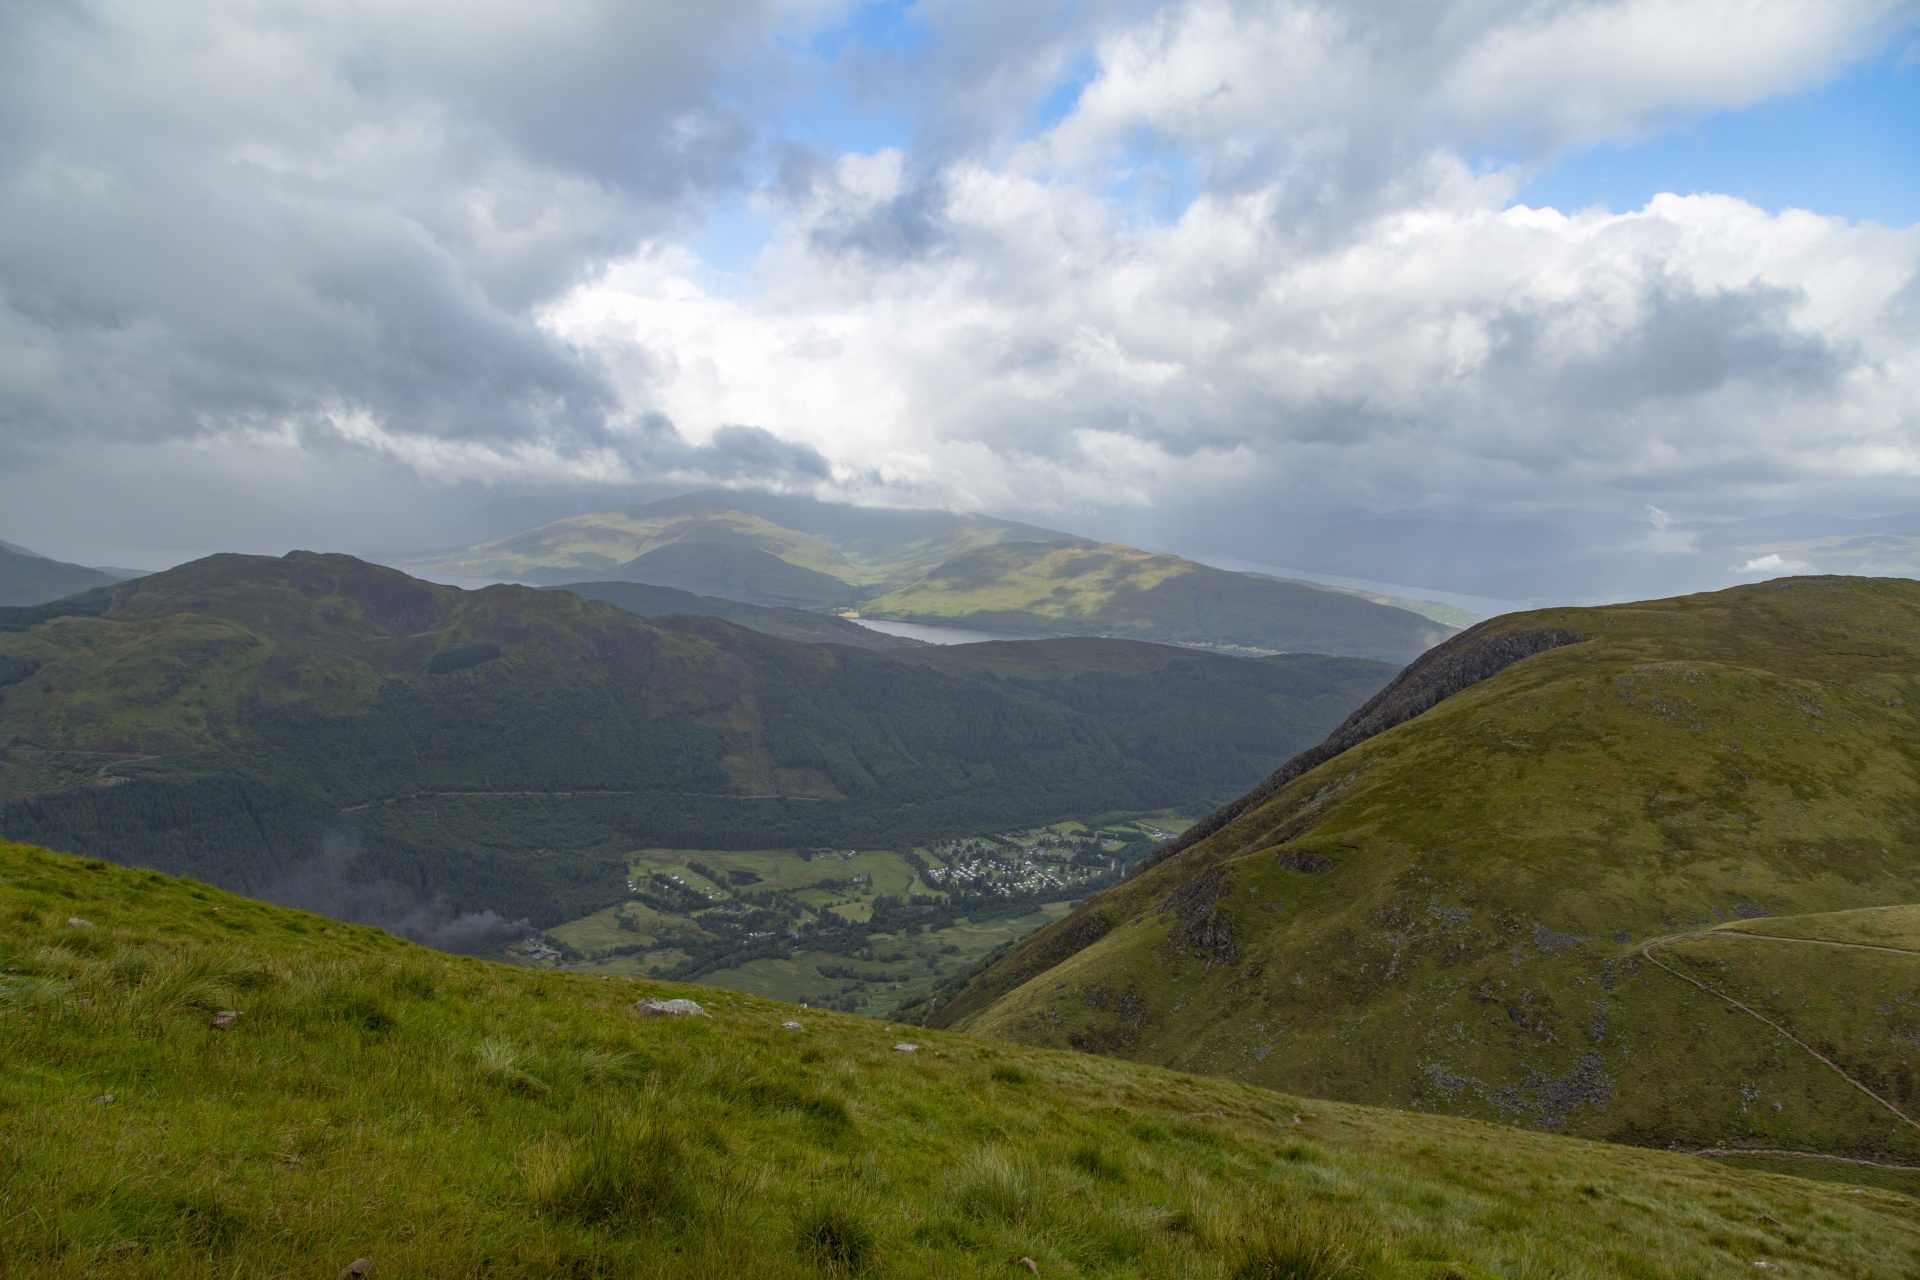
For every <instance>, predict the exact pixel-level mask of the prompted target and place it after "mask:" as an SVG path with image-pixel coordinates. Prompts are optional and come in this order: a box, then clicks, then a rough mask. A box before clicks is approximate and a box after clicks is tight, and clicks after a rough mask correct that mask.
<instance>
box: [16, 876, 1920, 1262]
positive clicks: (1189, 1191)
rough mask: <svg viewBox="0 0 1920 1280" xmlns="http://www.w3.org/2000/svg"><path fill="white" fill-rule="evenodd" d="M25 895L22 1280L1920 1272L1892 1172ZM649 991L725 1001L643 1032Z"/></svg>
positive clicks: (97, 884)
mask: <svg viewBox="0 0 1920 1280" xmlns="http://www.w3.org/2000/svg"><path fill="white" fill-rule="evenodd" d="M0 913H4V919H5V920H6V924H7V927H6V929H5V931H4V932H0V1131H4V1133H5V1135H6V1140H5V1142H4V1143H0V1170H4V1176H0V1257H4V1258H5V1259H6V1271H7V1274H9V1275H13V1276H23V1277H24V1276H31V1277H55V1276H89V1277H97V1276H106V1277H139V1276H184V1275H196V1276H197V1275H208V1274H218V1275H245V1276H265V1275H332V1274H334V1273H335V1272H337V1271H338V1270H339V1269H340V1268H342V1267H343V1266H345V1265H346V1264H347V1263H348V1262H349V1261H351V1260H353V1259H356V1258H369V1259H371V1260H372V1261H373V1263H374V1265H375V1267H376V1271H375V1274H376V1275H384V1276H434V1277H479V1276H488V1277H521V1276H524V1277H541V1278H543V1280H544V1278H546V1277H552V1276H623V1277H627V1276H641V1277H645V1276H688V1277H695V1276H697V1277H728V1276H754V1277H796V1278H798V1277H814V1276H836V1275H837V1276H848V1275H872V1276H954V1277H959V1276H975V1275H1025V1274H1029V1272H1028V1270H1027V1269H1026V1268H1025V1267H1024V1266H1021V1265H1020V1263H1019V1260H1020V1259H1022V1258H1027V1259H1031V1260H1033V1263H1034V1267H1035V1268H1036V1269H1037V1272H1038V1274H1040V1275H1043V1276H1072V1275H1102V1276H1120V1277H1136V1276H1137V1277H1182V1278H1188V1277H1195V1278H1200V1280H1208V1278H1211V1277H1220V1278H1221V1280H1226V1278H1228V1277H1233V1278H1235V1280H1251V1278H1254V1277H1282V1276H1284V1277H1294V1276H1310V1277H1333V1276H1348V1277H1378V1278H1379V1280H1389V1278H1401V1277H1404V1278H1406V1280H1440V1278H1441V1277H1447V1278H1449V1280H1452V1278H1454V1277H1478V1278H1484V1277H1488V1276H1509V1277H1519V1276H1548V1275H1582V1276H1601V1277H1613V1276H1619V1277H1633V1278H1634V1280H1649V1278H1657V1277H1681V1276H1707V1275H1735V1274H1739V1275H1752V1274H1755V1264H1756V1263H1766V1264H1768V1265H1769V1266H1771V1267H1777V1268H1780V1269H1781V1272H1782V1273H1783V1274H1787V1275H1792V1276H1809V1277H1814V1276H1831V1277H1847V1278H1848V1280H1877V1278H1879V1277H1886V1278H1887V1280H1892V1278H1893V1277H1896V1276H1902V1275H1907V1274H1911V1273H1912V1271H1913V1269H1914V1267H1915V1265H1916V1264H1920V1229H1916V1227H1915V1225H1914V1216H1913V1208H1914V1205H1913V1201H1911V1200H1909V1199H1908V1198H1907V1197H1905V1196H1902V1195H1898V1194H1895V1193H1891V1192H1886V1191H1878V1190H1861V1189H1858V1188H1855V1189H1845V1188H1840V1187H1835V1186H1829V1185H1822V1184H1818V1183H1812V1182H1802V1181H1798V1180H1795V1179H1792V1178H1783V1177H1778V1176H1773V1175H1768V1174H1760V1173H1753V1172H1747V1171H1742V1170H1739V1169H1732V1168H1727V1167H1725V1166H1724V1165H1721V1164H1717V1163H1713V1162H1709V1161H1705V1160H1700V1159H1697V1158H1693V1157H1688V1156H1683V1155H1675V1154H1669V1153H1664V1152H1652V1151H1643V1150H1635V1149H1630V1148H1619V1147H1608V1146H1603V1145H1597V1144H1593V1143H1589V1142H1580V1141H1575V1140H1569V1139H1564V1138H1556V1137H1551V1136H1546V1135H1538V1134H1530V1133H1524V1132H1516V1131H1513V1130H1509V1129H1506V1128H1502V1127H1497V1126H1491V1125H1485V1124H1479V1123H1475V1122H1472V1121H1462V1120H1452V1119H1445V1118H1438V1117H1422V1116H1411V1115H1405V1114H1396V1113H1391V1112H1381V1111H1373V1110H1369V1109H1366V1108H1363V1107H1355V1106H1347V1105H1341V1104H1335V1103H1320V1102H1311V1101H1304V1100H1301V1099H1298V1098H1293V1097H1288V1096H1285V1095H1281V1094H1275V1093H1269V1092H1267V1091H1265V1090H1261V1089H1257V1088H1251V1087H1248V1086H1245V1085H1241V1084H1237V1083H1233V1082H1228V1081H1220V1080H1210V1079H1205V1078H1197V1077H1193V1076H1187V1075H1181V1074H1177V1073H1173V1072H1167V1071H1162V1070H1158V1069H1155V1068H1151V1067H1141V1066H1135V1065H1132V1064H1128V1063H1123V1062H1116V1061H1112V1060H1107V1059H1100V1058H1092V1057H1086V1056H1083V1055H1078V1054H1065V1053H1057V1052H1049V1051H1044V1050H1034V1049H1025V1048H1020V1047H1017V1046H1010V1045H1004V1044H995V1043H993V1042H990V1041H984V1040H978V1039H973V1038H970V1037H964V1036H955V1035H947V1034H941V1033H937V1032H935V1033H926V1032H920V1031H917V1030H916V1031H913V1032H912V1033H911V1035H910V1037H909V1035H908V1033H906V1032H905V1031H903V1030H902V1029H897V1028H893V1029H890V1028H885V1027H883V1026H881V1025H880V1024H877V1023H875V1022H872V1021H869V1020H865V1019H858V1018H851V1017H842V1016H837V1015H833V1014H824V1013H820V1012H818V1011H810V1010H802V1009H797V1008H795V1007H793V1006H788V1005H779V1004H775V1003H772V1002H769V1001H765V1000H759V999H755V998H752V997H746V996H740V995H736V994H733V993H727V992H715V991H708V990H703V989H699V988H687V987H680V988H673V987H669V986H665V985H662V984H657V983H646V982H640V981H633V980H623V979H615V978H603V977H590V976H585V975H565V974H541V973H533V972H527V971H518V970H513V969H508V968H504V967H501V966H496V965H489V964H485V963H483V962H479V961H475V960H468V959H459V958H453V957H448V956H445V955H441V954H439V953H435V952H429V951H425V950H422V949H421V948H418V947H414V946H411V945H409V944H406V943H403V942H399V941H397V940H395V939H393V938H390V937H388V936H387V935H385V934H381V933H378V932H374V931H371V930H365V929H357V928H352V927H347V926H342V925H338V924H335V923H332V922H330V921H327V920H323V919H320V918H318V917H314V916H309V915H304V914H301V913H298V912H292V911H287V910H283V909H279V908H274V907H267V906H264V905H261V904H258V903H254V902H249V901H246V900H244V899H240V898H234V897H230V896H228V895H226V894H223V893H220V892H218V891H215V890H211V889H208V888H205V887H204V886H201V885H198V884H195V883H193V882H191V881H178V880H170V879H168V878H166V877H163V876H160V875H158V874H155V873H151V872H141V871H130V870H124V869H121V868H116V867H111V866H108V865H106V864H104V863H97V862H96V863H88V862H82V861H80V860H78V859H74V858H69V857H65V856H61V855H56V854H49V853H46V852H44V851H40V850H35V849H30V848H26V847H22V846H19V845H0ZM643 996H646V997H663V998H673V997H681V998H684V997H689V996H691V997H693V998H695V999H697V1000H698V1001H700V1002H701V1003H702V1004H703V1005H705V1006H706V1008H707V1010H708V1011H709V1012H710V1013H711V1015H712V1016H711V1017H686V1018H663V1019H644V1018H642V1017H641V1016H639V1015H638V1014H637V1013H636V1011H635V1009H634V1002H635V1001H636V999H637V998H640V997H643ZM226 1011H234V1012H237V1014H238V1016H237V1017H236V1018H233V1019H231V1020H229V1021H230V1025H229V1026H227V1027H226V1028H225V1029H216V1028H215V1027H214V1026H213V1025H212V1023H213V1022H214V1021H215V1019H216V1017H217V1015H219V1014H221V1013H223V1012H226ZM791 1022H799V1023H801V1024H803V1025H801V1026H799V1027H791V1026H786V1025H783V1024H786V1023H791ZM901 1043H913V1044H916V1045H917V1046H918V1048H917V1049H916V1050H914V1051H912V1052H908V1051H904V1050H901V1049H898V1048H896V1047H895V1046H896V1045H897V1044H901Z"/></svg>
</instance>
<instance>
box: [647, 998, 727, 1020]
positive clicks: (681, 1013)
mask: <svg viewBox="0 0 1920 1280" xmlns="http://www.w3.org/2000/svg"><path fill="white" fill-rule="evenodd" d="M633 1007H634V1008H635V1009H637V1010H638V1011H639V1013H640V1016H641V1017H643V1018H711V1017H712V1016H713V1015H712V1014H710V1013H708V1012H707V1011H706V1010H705V1009H702V1008H701V1007H700V1006H699V1005H697V1004H695V1003H694V1002H693V1001H691V1000H655V999H653V998H652V997H648V998H647V999H645V1000H641V1001H638V1002H636V1003H635V1004H634V1006H633Z"/></svg>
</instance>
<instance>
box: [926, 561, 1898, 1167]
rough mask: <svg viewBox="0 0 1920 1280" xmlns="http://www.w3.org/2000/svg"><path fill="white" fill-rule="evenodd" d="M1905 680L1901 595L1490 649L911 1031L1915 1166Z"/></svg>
mask: <svg viewBox="0 0 1920 1280" xmlns="http://www.w3.org/2000/svg"><path fill="white" fill-rule="evenodd" d="M1916 669H1920V583H1915V582H1911V581H1905V580H1899V579H1864V578H1835V577H1825V578H1788V579H1782V580H1778V581H1773V582H1766V583H1762V584H1758V585H1754V586H1746V587H1739V588H1734V589H1731V590H1726V591H1721V592H1717V593H1713V594H1710V595H1697V596H1687V597H1681V598H1678V599H1669V600H1656V601H1649V602H1643V603H1637V604H1630V605H1616V606H1610V607H1605V608H1597V609H1553V610H1542V611H1538V612H1532V613H1520V614H1510V615H1507V616H1504V617H1500V618H1497V619H1494V620H1492V621H1490V622H1486V623H1483V624H1481V625H1479V626H1477V627H1475V628H1473V629H1472V630H1470V631H1467V632H1465V633H1463V634H1461V635H1460V636H1457V637H1455V638H1454V639H1453V640H1451V641H1449V642H1448V643H1447V644H1445V645H1442V646H1439V647H1438V648H1436V649H1434V650H1432V651H1430V652H1429V653H1427V654H1426V655H1424V656H1423V657H1422V658H1421V659H1420V660H1419V661H1418V662H1416V663H1414V664H1413V665H1412V666H1410V667H1408V668H1407V669H1406V671H1404V672H1403V673H1402V674H1401V675H1400V676H1399V677H1398V678H1396V680H1395V681H1394V683H1393V684H1391V685H1389V686H1388V687H1387V688H1386V689H1385V690H1383V691H1382V692H1381V693H1380V694H1379V695H1378V696H1377V697H1376V698H1375V699H1374V700H1373V701H1372V702H1370V703H1369V704H1368V705H1367V706H1366V707H1364V708H1362V709H1361V710H1360V711H1358V712H1356V713H1355V715H1354V716H1353V717H1352V718H1351V719H1350V720H1349V721H1348V722H1347V723H1346V724H1344V725H1343V726H1342V727H1341V729H1340V730H1339V731H1337V732H1336V733H1335V734H1334V735H1333V736H1331V737H1330V738H1329V739H1328V740H1327V741H1326V742H1325V743H1323V744H1321V745H1320V746H1318V747H1316V748H1314V749H1313V750H1312V751H1310V752H1307V753H1303V755H1301V756H1300V757H1298V758H1297V759H1296V760H1294V761H1291V762H1289V763H1288V765H1287V766H1285V767H1284V768H1283V769H1281V770H1279V771H1278V772H1276V773H1275V774H1274V775H1272V776H1271V777H1270V778H1269V779H1268V780H1267V781H1266V782H1265V783H1263V784H1262V785H1261V786H1260V787H1258V788H1256V789H1254V790H1253V791H1252V792H1250V793H1249V794H1248V795H1247V796H1245V797H1243V798H1242V799H1241V800H1239V801H1236V802H1235V803H1234V804H1232V805H1230V806H1227V807H1225V808H1223V809H1221V810H1220V811H1218V812H1217V813H1215V814H1214V815H1212V816H1211V817H1209V818H1208V819H1205V820H1203V821H1202V822H1200V823H1199V824H1197V825H1196V826H1194V827H1193V828H1192V829H1190V830H1189V831H1188V832H1187V833H1186V834H1185V835H1183V836H1182V837H1181V838H1180V839H1178V840H1177V841H1174V842H1172V843H1170V844H1169V845H1168V846H1166V847H1165V848H1164V849H1163V850H1162V851H1161V852H1160V854H1159V855H1157V857H1155V858H1150V859H1149V860H1148V861H1147V862H1146V863H1144V864H1142V865H1143V866H1144V867H1145V868H1147V869H1145V870H1142V871H1141V872H1139V873H1138V874H1136V875H1134V876H1132V877H1130V878H1129V879H1128V880H1126V881H1125V882H1123V883H1122V884H1121V885H1119V886H1118V887H1116V888H1114V889H1111V890H1108V891H1107V892H1105V893H1102V894H1100V895H1099V896H1097V897H1094V898H1093V899H1091V900H1089V901H1088V902H1087V903H1085V904H1084V905H1083V906H1082V907H1080V908H1079V909H1078V910H1077V911H1076V912H1075V913H1073V914H1072V915H1070V916H1068V917H1067V918H1066V919H1065V920H1063V921H1061V922H1059V923H1058V924H1057V925H1053V926H1050V927H1049V928H1048V929H1045V930H1043V931H1041V932H1039V933H1037V934H1035V935H1033V936H1032V937H1031V938H1029V939H1028V940H1027V941H1026V942H1024V943H1022V944H1021V945H1020V946H1019V947H1017V948H1015V949H1014V950H1013V951H1012V952H1010V953H1009V954H1008V955H1007V956H1006V957H1005V958H1003V959H1002V960H1000V961H999V962H998V963H996V964H995V965H993V966H992V967H990V968H988V969H987V970H986V971H985V972H984V973H981V974H980V975H979V976H977V977H976V978H974V979H973V981H972V982H971V983H970V984H969V985H967V986H966V987H965V988H964V989H962V990H960V991H958V992H957V993H956V994H954V995H953V997H952V998H951V999H950V1000H948V1001H946V1002H945V1003H943V1004H942V1005H941V1007H940V1008H939V1009H938V1011H936V1013H935V1015H934V1016H935V1021H936V1023H938V1024H940V1025H953V1026H958V1027H961V1028H964V1029H968V1030H972V1031H974V1032H977V1033H980V1034H984V1035H989V1036H996V1037H1002V1038H1006V1039H1012V1040H1018V1041H1022V1042H1025V1043H1029V1044H1036V1045H1049V1046H1055V1047H1069V1046H1070V1047H1076V1048H1080V1049H1083V1050H1087V1051H1091V1052H1098V1053H1108V1054H1115V1055H1119V1056H1123V1057H1128V1058H1133V1059H1136V1060H1138V1061H1143V1062H1152V1063H1156V1064H1161V1065H1167V1066H1173V1067H1178V1068H1181V1069H1184V1070H1190V1071H1197V1072H1205V1073H1214V1074H1220V1075H1227V1076H1232V1077H1234V1078H1236V1079H1242V1080H1246V1081H1249V1082H1253V1083H1257V1084H1260V1085H1265V1086H1268V1087H1271V1088H1276V1089H1283V1090H1289V1091H1298V1092H1302V1093H1308V1094H1312V1095H1315V1096H1321V1097H1330V1098H1340V1099H1346V1100H1364V1101H1367V1102H1373V1103H1384V1104H1389V1105H1393V1106H1397V1107H1406V1108H1412V1109H1417V1110H1424V1111H1438V1112H1445V1113H1450V1114H1454V1115H1463V1116H1474V1117H1480V1118H1483V1119H1488V1120H1495V1121H1498V1122H1500V1123H1502V1124H1515V1123H1517V1124H1522V1125H1528V1126H1533V1127H1538V1128H1543V1129H1558V1130H1563V1131H1566V1132H1570V1133H1577V1134H1581V1135H1585V1136H1587V1137H1591V1138H1605V1139H1609V1140H1612V1141H1619V1142H1636V1143H1647V1144H1653V1145H1659V1146H1669V1145H1670V1146H1674V1147H1678V1148H1684V1149H1698V1148H1711V1149H1714V1150H1721V1151H1724V1150H1737V1149H1741V1148H1759V1149H1772V1150H1774V1151H1776V1152H1791V1151H1812V1152H1816V1153H1824V1154H1826V1155H1829V1156H1846V1157H1862V1158H1867V1159H1884V1160H1888V1161H1890V1162H1892V1163H1895V1164H1914V1163H1920V1134H1916V1131H1915V1129H1914V1127H1913V1123H1912V1121H1911V1120H1908V1119H1906V1118H1905V1117H1908V1116H1914V1115H1917V1114H1920V1073H1917V1072H1916V1071H1915V1058H1914V1049H1913V1046H1914V1044H1916V1043H1920V1005H1916V1004H1915V1003H1914V1001H1913V1000H1912V998H1911V997H1912V994H1913V988H1914V975H1915V967H1914V966H1915V963H1916V961H1915V956H1916V955H1920V826H1916V824H1915V822H1914V814H1915V813H1916V812H1920V781H1917V780H1920V699H1916V698H1915V696H1914V693H1913V673H1914V671H1915V670H1916ZM1755 935H1766V936H1763V937H1756V936H1755ZM1833 942H1844V943H1847V944H1849V945H1850V946H1852V947H1853V949H1846V948H1842V947H1837V946H1834V945H1830V944H1831V943H1833ZM1854 944H1860V945H1854ZM1862 946H1864V948H1865V949H1862ZM1875 947H1879V948H1882V950H1879V951H1875V950H1873V949H1872V948H1875ZM1887 948H1891V950H1888V949H1887ZM1895 1108H1898V1109H1899V1110H1898V1112H1896V1111H1895Z"/></svg>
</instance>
